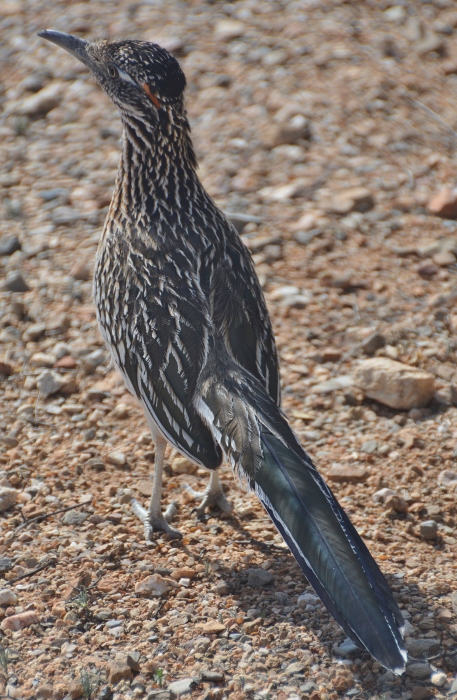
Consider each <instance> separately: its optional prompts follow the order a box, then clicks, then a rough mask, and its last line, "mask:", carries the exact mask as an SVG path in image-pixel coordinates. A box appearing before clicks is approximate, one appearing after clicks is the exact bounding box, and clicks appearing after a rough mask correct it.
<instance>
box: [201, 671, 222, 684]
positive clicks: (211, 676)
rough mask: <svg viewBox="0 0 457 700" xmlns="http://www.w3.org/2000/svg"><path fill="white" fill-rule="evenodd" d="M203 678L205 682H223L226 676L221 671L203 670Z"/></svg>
mask: <svg viewBox="0 0 457 700" xmlns="http://www.w3.org/2000/svg"><path fill="white" fill-rule="evenodd" d="M201 679H202V681H203V682H204V683H223V682H224V679H225V676H224V674H223V673H222V672H221V671H201Z"/></svg>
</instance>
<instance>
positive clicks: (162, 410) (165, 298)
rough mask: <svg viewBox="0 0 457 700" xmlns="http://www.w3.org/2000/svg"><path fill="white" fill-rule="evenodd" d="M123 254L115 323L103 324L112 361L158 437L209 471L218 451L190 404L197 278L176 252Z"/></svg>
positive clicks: (197, 326)
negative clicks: (123, 281) (118, 318)
mask: <svg viewBox="0 0 457 700" xmlns="http://www.w3.org/2000/svg"><path fill="white" fill-rule="evenodd" d="M126 255H127V264H126V265H125V264H124V279H126V285H125V287H124V288H123V289H122V292H120V293H119V296H120V304H119V308H120V309H121V315H122V325H123V328H122V330H121V331H119V330H116V328H114V326H116V327H117V326H119V324H116V323H114V324H112V325H113V328H109V327H108V328H106V326H105V332H106V333H107V334H108V336H109V337H108V341H109V345H110V346H111V349H112V351H113V355H114V359H115V361H116V363H117V364H118V366H119V368H120V370H121V372H122V373H123V375H124V377H125V378H126V381H127V383H128V385H129V386H130V387H131V389H133V391H134V393H135V394H136V395H137V396H138V397H139V398H140V400H141V402H142V403H143V405H144V407H145V409H146V410H147V411H148V412H149V413H150V415H151V416H152V418H153V420H154V422H155V423H156V424H157V426H158V427H159V429H160V431H161V432H162V433H163V434H164V436H165V437H166V439H167V440H168V441H169V442H170V443H171V444H172V445H173V446H175V447H176V448H177V449H178V450H180V452H182V453H184V454H186V455H187V456H189V457H190V458H191V459H192V460H194V461H195V462H197V463H199V464H202V465H204V466H206V467H208V468H210V469H214V468H216V467H217V466H218V465H219V464H220V463H221V461H222V453H221V450H220V448H219V447H218V446H216V445H215V443H214V439H213V437H212V436H211V433H210V431H209V430H208V428H207V427H206V426H205V425H204V423H203V422H202V421H201V419H200V417H199V416H198V414H197V412H196V411H195V409H194V408H193V400H194V397H195V389H196V384H197V379H198V376H199V374H200V371H201V368H202V367H203V366H204V365H205V363H206V358H207V353H208V343H209V330H210V326H209V323H210V321H208V310H207V306H208V304H207V302H205V299H204V297H203V295H202V293H201V290H200V288H199V282H198V279H197V278H196V277H195V275H194V274H193V273H192V272H191V271H190V270H189V265H188V264H186V261H184V260H182V261H181V260H180V259H179V258H180V255H182V253H180V252H179V251H174V252H173V256H171V255H169V256H166V255H163V256H161V259H160V264H158V260H157V256H156V257H153V255H152V251H151V253H148V251H143V253H142V254H140V253H134V252H132V251H131V250H130V251H126ZM126 270H127V271H128V273H127V274H125V271H126ZM116 276H117V275H116V271H114V273H113V277H114V278H116ZM118 278H119V276H118ZM101 320H102V322H103V319H101Z"/></svg>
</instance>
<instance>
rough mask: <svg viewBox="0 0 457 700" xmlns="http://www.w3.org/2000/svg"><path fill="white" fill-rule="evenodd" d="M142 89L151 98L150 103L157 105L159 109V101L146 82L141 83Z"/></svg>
mask: <svg viewBox="0 0 457 700" xmlns="http://www.w3.org/2000/svg"><path fill="white" fill-rule="evenodd" d="M143 90H144V91H145V93H146V95H147V96H148V97H149V99H150V100H151V102H152V104H153V105H155V106H156V107H157V109H160V101H159V99H158V97H157V96H156V95H154V93H152V92H151V88H150V87H149V85H148V84H147V83H143Z"/></svg>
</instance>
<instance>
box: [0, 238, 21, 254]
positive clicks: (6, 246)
mask: <svg viewBox="0 0 457 700" xmlns="http://www.w3.org/2000/svg"><path fill="white" fill-rule="evenodd" d="M17 250H21V242H20V240H19V238H18V237H17V236H4V237H3V238H2V239H1V240H0V256H2V255H12V254H13V253H15V252H16V251H17Z"/></svg>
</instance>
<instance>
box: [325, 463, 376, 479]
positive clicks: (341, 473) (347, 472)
mask: <svg viewBox="0 0 457 700" xmlns="http://www.w3.org/2000/svg"><path fill="white" fill-rule="evenodd" d="M327 477H328V479H329V480H330V481H335V482H337V483H343V482H345V481H347V482H349V483H351V484H359V483H361V482H363V481H365V479H367V477H368V471H367V470H366V469H365V467H354V466H351V465H343V464H332V467H331V469H330V471H329V472H328V474H327Z"/></svg>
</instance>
